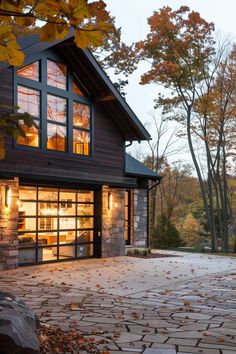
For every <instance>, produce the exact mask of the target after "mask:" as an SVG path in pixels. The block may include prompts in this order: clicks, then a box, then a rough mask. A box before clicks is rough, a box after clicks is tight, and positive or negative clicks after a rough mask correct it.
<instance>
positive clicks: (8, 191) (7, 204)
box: [5, 186, 11, 208]
mask: <svg viewBox="0 0 236 354" xmlns="http://www.w3.org/2000/svg"><path fill="white" fill-rule="evenodd" d="M10 206H11V188H9V187H8V186H7V187H6V188H5V207H7V208H10Z"/></svg>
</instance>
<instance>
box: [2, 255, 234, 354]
mask: <svg viewBox="0 0 236 354" xmlns="http://www.w3.org/2000/svg"><path fill="white" fill-rule="evenodd" d="M0 286H1V290H2V291H10V292H14V294H16V295H18V296H19V297H20V298H22V299H23V300H24V301H25V302H26V303H27V304H28V305H29V306H31V307H32V308H33V309H34V310H35V312H36V313H37V314H38V316H39V318H40V320H41V321H42V322H43V323H47V324H55V325H59V326H60V327H61V328H62V329H64V330H67V329H69V328H72V327H73V328H77V329H78V331H80V332H81V333H82V334H83V335H84V336H89V337H92V338H93V339H94V340H95V342H96V343H97V346H98V348H99V350H100V351H101V352H102V351H110V352H111V353H112V354H115V353H116V354H118V353H120V352H122V353H130V354H133V353H136V352H137V353H143V352H145V354H148V353H149V352H150V354H155V353H156V354H175V353H181V354H187V353H203V354H230V353H231V354H233V353H234V354H235V353H236V259H235V258H228V257H227V258H225V257H219V256H211V257H208V256H199V255H183V254H177V257H175V258H174V257H173V258H159V259H149V260H146V259H136V258H128V257H120V258H113V259H105V260H89V261H76V262H70V263H60V264H56V265H55V264H53V265H44V266H34V267H27V268H26V267H25V268H20V269H19V270H16V271H9V272H2V273H0Z"/></svg>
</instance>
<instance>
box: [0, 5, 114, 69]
mask: <svg viewBox="0 0 236 354" xmlns="http://www.w3.org/2000/svg"><path fill="white" fill-rule="evenodd" d="M105 7H106V5H105V3H104V2H103V1H102V0H99V1H92V2H91V1H88V0H69V1H67V0H61V1H55V0H32V1H31V0H24V1H22V0H16V1H13V0H12V1H11V0H10V1H1V2H0V21H1V27H0V61H5V62H7V63H9V64H11V65H14V66H18V65H22V64H23V62H24V53H23V52H22V50H21V48H20V45H19V44H18V42H17V36H18V35H19V34H22V32H23V33H26V34H27V30H32V29H33V30H34V31H35V32H37V33H39V36H40V40H41V41H47V42H53V41H55V40H57V39H58V40H61V39H64V38H65V37H66V36H67V35H68V33H69V30H70V28H73V29H74V41H75V43H76V45H77V46H78V47H81V48H85V47H88V46H89V45H90V44H92V45H94V46H100V45H102V44H103V42H104V38H105V37H106V36H107V35H108V34H109V32H111V31H112V29H113V28H114V26H113V23H112V19H111V17H110V16H109V13H108V12H107V11H106V9H105ZM39 21H40V22H39ZM39 23H40V27H39V26H38V27H36V25H37V24H39ZM22 28H24V30H23V31H22Z"/></svg>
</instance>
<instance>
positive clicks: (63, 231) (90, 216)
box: [18, 186, 95, 264]
mask: <svg viewBox="0 0 236 354" xmlns="http://www.w3.org/2000/svg"><path fill="white" fill-rule="evenodd" d="M19 198H20V199H19V220H18V235H19V263H22V264H24V263H36V262H43V261H53V260H59V259H68V258H80V257H90V256H93V246H94V205H95V204H94V192H93V191H89V190H70V189H60V188H49V187H32V186H21V187H20V193H19Z"/></svg>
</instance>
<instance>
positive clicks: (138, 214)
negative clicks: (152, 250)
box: [132, 189, 147, 248]
mask: <svg viewBox="0 0 236 354" xmlns="http://www.w3.org/2000/svg"><path fill="white" fill-rule="evenodd" d="M133 195H134V197H133V203H134V205H133V229H134V231H133V242H132V245H133V247H140V248H145V247H147V190H146V189H135V190H134V192H133Z"/></svg>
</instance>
